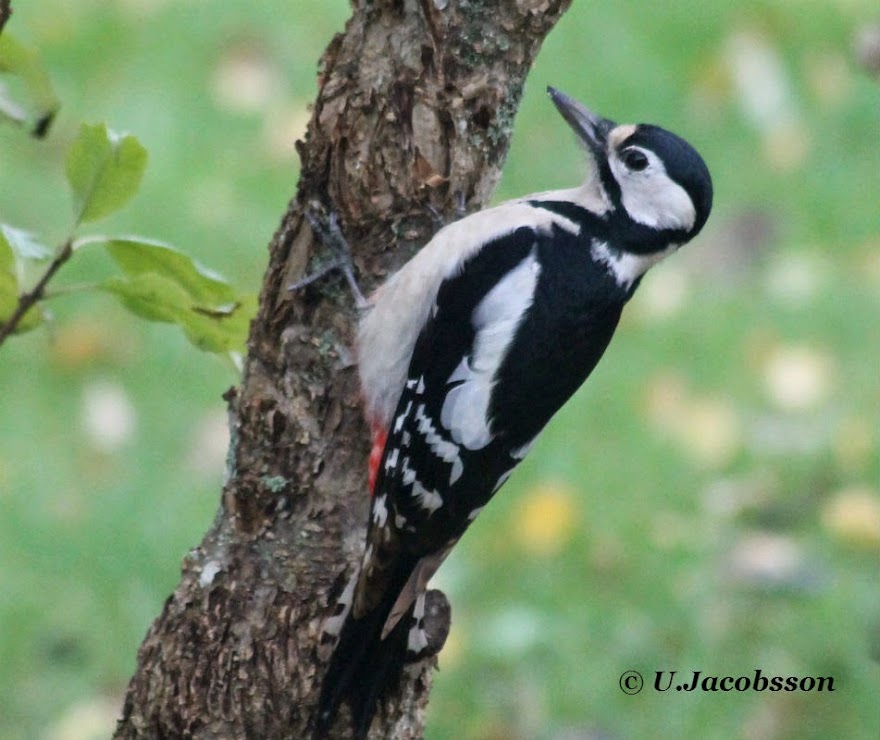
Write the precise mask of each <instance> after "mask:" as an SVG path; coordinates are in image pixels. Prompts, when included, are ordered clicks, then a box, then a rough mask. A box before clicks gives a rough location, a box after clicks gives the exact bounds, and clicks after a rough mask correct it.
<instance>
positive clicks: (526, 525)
mask: <svg viewBox="0 0 880 740" xmlns="http://www.w3.org/2000/svg"><path fill="white" fill-rule="evenodd" d="M574 496H575V492H574V489H573V488H572V487H571V486H570V485H569V484H567V483H564V482H561V481H547V482H542V483H539V484H538V485H537V486H535V487H534V488H532V489H531V491H529V493H528V495H527V496H526V498H525V499H524V500H523V501H522V502H521V504H520V506H519V508H518V510H517V512H516V514H515V516H516V523H515V533H516V539H517V541H518V542H519V544H520V545H521V546H522V547H523V548H524V549H526V550H528V551H529V552H530V553H532V554H534V555H539V556H544V557H548V556H552V555H555V554H556V553H558V552H559V551H560V550H561V549H562V548H563V547H564V546H565V544H566V543H567V542H568V541H569V540H570V539H571V535H572V533H573V532H574V529H575V524H576V522H575V519H576V517H577V506H576V504H575V499H574Z"/></svg>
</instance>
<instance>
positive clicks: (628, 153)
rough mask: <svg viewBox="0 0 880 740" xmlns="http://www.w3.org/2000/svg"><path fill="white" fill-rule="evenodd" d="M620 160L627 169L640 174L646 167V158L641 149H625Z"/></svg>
mask: <svg viewBox="0 0 880 740" xmlns="http://www.w3.org/2000/svg"><path fill="white" fill-rule="evenodd" d="M620 158H621V159H622V160H623V163H624V164H625V165H626V166H627V169H630V170H633V171H634V172H641V171H642V170H643V169H645V167H647V166H648V158H647V157H646V156H645V153H644V152H643V151H642V150H641V149H634V148H633V149H626V150H624V151H623V153H622V154H621V155H620Z"/></svg>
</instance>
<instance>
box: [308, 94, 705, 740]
mask: <svg viewBox="0 0 880 740" xmlns="http://www.w3.org/2000/svg"><path fill="white" fill-rule="evenodd" d="M549 93H550V97H551V99H552V100H553V102H554V103H555V104H556V107H557V108H558V110H559V112H560V113H561V114H562V116H563V118H565V120H566V121H567V122H568V123H569V125H570V126H571V127H572V128H573V129H574V131H575V132H576V134H577V135H578V137H579V138H580V139H581V140H582V142H583V143H584V144H585V145H586V149H587V152H588V154H589V165H590V166H589V174H588V177H587V179H586V182H584V184H583V185H581V186H580V187H579V188H574V189H571V190H559V191H553V192H545V193H539V194H536V195H530V196H527V197H525V198H521V199H519V200H514V201H510V202H508V203H504V204H502V205H499V206H497V207H494V208H489V209H487V210H484V211H480V212H478V213H475V214H473V215H470V216H468V217H466V218H464V219H462V220H460V221H457V222H455V223H452V224H449V225H448V226H446V227H444V228H443V229H441V230H440V231H439V232H438V233H437V234H436V235H435V236H434V238H433V239H432V240H431V241H430V242H429V243H428V244H427V245H426V246H425V247H424V248H423V249H422V250H421V251H420V252H419V253H418V254H416V255H415V257H413V258H412V259H411V260H410V261H409V262H408V263H407V264H406V265H404V267H403V268H402V269H401V270H400V271H399V272H397V273H396V274H395V275H393V276H392V277H391V278H390V279H389V280H388V281H387V282H386V283H385V284H384V285H383V286H381V287H380V288H379V289H378V290H377V291H376V292H375V294H374V295H373V296H372V298H371V304H372V307H371V308H370V309H369V312H368V313H367V314H366V315H365V317H364V318H363V320H362V323H361V326H360V332H359V337H358V367H359V372H360V379H361V384H362V389H363V397H364V400H365V404H366V412H367V415H368V418H369V421H370V423H371V425H372V428H373V432H374V443H375V444H374V449H373V454H372V455H371V460H370V470H371V481H370V482H371V488H372V492H373V499H372V509H371V515H370V519H369V529H368V533H367V544H366V551H365V552H364V555H363V561H362V564H361V568H360V570H359V572H357V573H356V574H355V575H354V576H353V577H352V578H351V580H350V581H349V582H348V585H347V587H346V588H345V589H344V591H343V592H342V595H341V597H340V598H339V601H338V603H337V604H336V608H335V611H334V613H333V614H332V616H330V617H329V618H328V619H327V620H326V622H325V623H324V628H323V630H324V631H323V636H322V639H323V640H324V642H325V643H327V644H329V645H331V646H332V649H333V653H332V657H331V659H330V664H329V667H328V670H327V673H326V676H325V679H324V683H323V687H322V691H321V695H320V699H319V705H318V707H317V711H316V715H315V721H314V725H313V727H314V731H315V736H316V737H319V738H320V737H324V736H325V735H326V734H327V732H328V731H329V729H330V727H331V725H332V724H333V721H334V718H335V715H336V713H337V710H338V708H339V705H340V704H341V703H342V702H343V701H347V702H348V703H349V705H350V707H351V713H352V722H353V730H354V736H355V737H356V738H364V737H366V734H367V732H368V730H369V726H370V723H371V721H372V718H373V715H374V713H375V711H376V707H377V702H378V701H379V699H380V698H382V697H383V696H385V695H386V694H387V693H388V692H389V691H391V690H392V687H393V686H394V685H395V683H396V681H397V679H398V678H399V676H400V674H401V670H402V668H403V666H404V664H406V663H409V662H413V661H417V660H419V658H421V657H424V655H425V651H426V647H427V640H426V637H425V634H424V631H423V618H424V610H425V590H426V586H427V583H428V581H429V579H430V578H431V576H432V575H433V574H434V572H435V571H436V570H437V568H438V567H439V566H440V564H441V563H442V562H443V560H444V559H445V558H446V556H447V555H448V554H449V552H450V550H451V549H452V547H453V546H454V545H455V544H456V542H458V540H459V538H460V537H461V536H462V534H464V532H465V530H466V529H467V528H468V526H469V525H470V523H471V522H472V521H474V519H475V518H476V517H477V515H478V514H479V513H480V511H481V510H482V508H483V507H484V506H485V505H486V503H487V502H488V501H489V499H490V498H492V496H493V494H494V493H495V492H496V491H498V489H499V488H501V486H502V485H503V484H504V482H505V481H506V480H507V478H508V476H509V475H510V473H511V471H512V470H513V468H514V467H516V465H517V464H518V463H519V462H520V461H521V460H522V459H523V458H524V457H525V456H526V454H527V453H528V451H529V449H530V447H531V446H532V444H533V443H534V441H535V438H536V437H537V436H538V435H539V434H540V432H541V430H542V429H543V428H544V426H545V425H546V424H547V422H548V421H550V418H551V417H552V416H553V414H554V413H556V411H557V410H558V409H559V408H560V407H561V406H562V405H563V404H564V403H565V402H566V401H567V400H568V398H569V397H570V396H571V395H572V394H573V393H574V392H575V390H577V388H578V387H579V386H580V385H581V384H582V383H583V382H584V380H586V378H587V377H588V376H589V374H590V373H591V371H592V370H593V368H594V367H595V366H596V363H597V362H598V361H599V358H600V357H601V356H602V354H603V352H604V351H605V348H606V347H607V346H608V342H609V341H610V340H611V336H612V335H613V334H614V330H615V327H616V326H617V322H618V320H619V318H620V314H621V310H622V309H623V306H624V304H625V303H626V302H627V301H628V300H629V299H630V297H631V296H632V294H633V292H634V291H635V290H636V287H637V286H638V284H639V281H640V280H641V279H642V276H643V275H644V273H645V272H646V271H647V270H648V268H650V267H651V266H652V265H655V264H657V263H658V262H659V261H660V260H662V259H663V258H664V257H666V256H667V255H669V254H671V253H672V252H674V251H676V250H677V249H678V248H679V247H680V246H681V245H683V244H685V243H686V242H687V241H689V240H690V239H692V238H693V237H694V236H696V235H697V233H699V231H700V229H702V228H703V225H704V224H705V223H706V219H707V218H708V216H709V211H710V209H711V206H712V181H711V178H710V176H709V171H708V169H707V168H706V165H705V163H704V162H703V160H702V158H701V157H700V155H699V154H697V152H696V151H695V150H694V149H693V147H691V146H690V145H689V144H688V143H687V142H686V141H684V140H683V139H681V138H679V137H678V136H676V135H675V134H672V133H670V132H669V131H666V130H664V129H662V128H659V127H658V126H653V125H646V124H639V125H632V124H627V125H616V124H615V123H613V122H612V121H609V120H606V119H604V118H600V117H599V116H596V115H594V114H593V113H591V112H590V111H589V110H587V109H586V108H585V107H584V106H582V105H581V104H580V103H578V102H577V101H575V100H573V99H572V98H570V97H568V96H567V95H565V94H563V93H561V92H559V91H558V90H555V89H553V88H549Z"/></svg>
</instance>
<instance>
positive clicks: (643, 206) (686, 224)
mask: <svg viewBox="0 0 880 740" xmlns="http://www.w3.org/2000/svg"><path fill="white" fill-rule="evenodd" d="M639 149H640V151H642V152H644V153H645V155H646V156H647V157H648V167H647V168H646V169H644V170H641V171H639V172H633V171H631V170H628V169H627V168H626V167H625V166H624V165H623V163H622V162H620V160H618V159H617V158H616V157H614V156H612V157H611V161H610V165H611V172H612V174H613V175H614V179H615V180H617V183H618V185H620V201H621V203H622V204H623V207H624V209H625V210H626V212H627V214H629V217H630V218H631V219H632V220H633V221H635V222H636V223H640V224H644V225H645V226H649V227H650V228H652V229H675V230H679V229H680V230H682V231H690V230H691V228H693V225H694V222H695V221H696V219H697V210H696V208H695V207H694V204H693V201H692V200H691V197H690V196H689V195H688V194H687V191H686V190H685V189H684V188H683V187H682V186H681V185H679V184H678V183H677V182H675V181H674V180H672V179H671V178H670V177H669V175H667V174H666V168H665V167H664V166H663V162H661V161H660V158H659V157H658V156H657V155H656V154H654V152H652V151H650V150H648V149H641V148H639Z"/></svg>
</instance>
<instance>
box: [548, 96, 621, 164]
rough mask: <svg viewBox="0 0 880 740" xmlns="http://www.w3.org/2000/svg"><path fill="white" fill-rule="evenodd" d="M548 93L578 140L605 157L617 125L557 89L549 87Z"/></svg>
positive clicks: (595, 153) (596, 153) (594, 152)
mask: <svg viewBox="0 0 880 740" xmlns="http://www.w3.org/2000/svg"><path fill="white" fill-rule="evenodd" d="M547 92H548V93H549V95H550V99H551V100H552V101H553V102H554V104H555V105H556V108H557V110H559V112H560V113H561V114H562V117H563V118H564V119H565V120H566V121H568V125H569V126H571V127H572V128H573V129H574V132H575V133H576V134H577V135H578V138H579V139H581V140H582V141H583V142H584V143H585V144H586V145H587V146H588V147H589V148H590V151H591V152H593V154H594V155H604V154H605V145H606V141H607V139H608V134H609V133H610V132H611V129H613V128H614V127H615V126H616V125H617V124H616V123H614V121H609V120H608V119H607V118H602V117H601V116H597V115H596V114H595V113H593V112H592V111H591V110H589V109H588V108H586V107H584V106H583V105H581V104H580V103H578V101H577V100H575V99H574V98H570V97H569V96H568V95H566V94H565V93H564V92H560V91H559V90H557V89H556V88H555V87H548V88H547Z"/></svg>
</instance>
